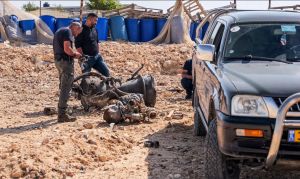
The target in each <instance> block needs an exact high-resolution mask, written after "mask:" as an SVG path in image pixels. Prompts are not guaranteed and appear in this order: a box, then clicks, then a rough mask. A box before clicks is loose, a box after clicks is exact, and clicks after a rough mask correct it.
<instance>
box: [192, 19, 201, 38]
mask: <svg viewBox="0 0 300 179" xmlns="http://www.w3.org/2000/svg"><path fill="white" fill-rule="evenodd" d="M199 24H200V23H195V24H194V30H193V35H192V40H193V41H195V42H196V35H197V28H198V26H199ZM200 36H201V31H200Z"/></svg>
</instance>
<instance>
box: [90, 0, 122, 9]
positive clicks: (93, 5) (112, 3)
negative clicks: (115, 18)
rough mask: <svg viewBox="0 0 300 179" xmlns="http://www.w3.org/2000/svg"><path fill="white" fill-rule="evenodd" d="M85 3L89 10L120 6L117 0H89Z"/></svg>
mask: <svg viewBox="0 0 300 179" xmlns="http://www.w3.org/2000/svg"><path fill="white" fill-rule="evenodd" d="M85 5H86V7H87V8H88V9H90V10H112V9H116V8H119V7H122V6H121V4H120V2H119V1H118V0H89V2H86V3H85Z"/></svg>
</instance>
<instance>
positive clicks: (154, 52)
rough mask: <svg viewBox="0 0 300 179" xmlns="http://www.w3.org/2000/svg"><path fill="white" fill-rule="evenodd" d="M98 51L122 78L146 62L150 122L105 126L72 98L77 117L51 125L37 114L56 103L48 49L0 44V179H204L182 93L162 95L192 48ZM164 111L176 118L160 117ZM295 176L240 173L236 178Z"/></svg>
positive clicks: (199, 142)
mask: <svg viewBox="0 0 300 179" xmlns="http://www.w3.org/2000/svg"><path fill="white" fill-rule="evenodd" d="M102 49H103V51H102V54H103V57H104V59H105V60H106V61H107V64H108V66H109V67H110V69H111V70H112V75H113V76H117V77H118V76H121V75H122V76H123V79H126V78H128V77H129V76H130V74H131V73H132V71H134V70H136V69H137V68H138V67H139V65H140V63H144V64H146V67H145V69H144V70H143V71H142V72H141V73H142V74H153V75H154V77H155V81H156V89H157V92H158V96H157V104H156V106H155V107H156V110H157V112H158V116H157V118H156V119H153V120H150V121H149V122H148V121H144V122H140V123H129V122H125V123H122V124H119V125H117V126H115V127H114V128H113V129H112V128H111V127H110V126H109V125H108V124H107V123H106V122H105V121H104V120H103V119H102V118H103V110H102V111H92V112H85V111H84V110H83V108H82V107H81V104H80V101H77V100H75V99H74V98H71V99H70V102H69V104H70V106H76V109H75V110H74V114H73V115H74V116H77V118H78V120H77V121H76V122H74V123H57V116H56V115H53V116H46V115H44V113H43V110H44V107H56V106H57V101H58V95H59V91H58V74H57V71H56V68H55V66H54V64H52V63H50V64H46V65H43V64H45V63H44V62H43V61H50V62H51V58H50V57H51V53H52V52H51V48H49V47H48V46H38V47H35V48H32V47H30V48H29V47H21V48H19V47H10V46H8V45H5V46H3V47H1V48H0V53H1V54H2V56H1V57H0V58H1V59H0V94H1V98H0V121H1V123H0V178H1V176H2V178H10V177H22V178H70V177H73V178H101V179H102V178H103V179H106V178H110V179H112V178H124V179H125V178H126V179H127V178H133V179H142V178H149V179H156V178H159V179H165V178H170V179H171V178H200V179H201V178H203V167H204V165H203V161H202V160H203V145H204V140H205V138H203V137H196V136H194V135H193V109H192V106H191V104H192V102H191V101H190V100H184V97H185V94H184V93H183V92H182V93H178V92H168V91H166V90H167V89H174V88H176V89H178V88H181V85H180V75H179V74H178V73H179V72H180V69H181V68H182V65H183V63H184V61H185V59H187V58H189V57H190V55H191V53H192V51H191V50H190V49H191V48H190V47H186V46H184V45H171V46H151V45H139V46H134V45H126V44H117V43H103V44H102ZM49 54H50V55H49ZM47 55H48V56H50V57H49V58H48V57H47V58H46V57H45V56H47ZM52 55H53V54H52ZM170 60H172V61H174V62H175V63H173V62H170ZM75 66H76V76H77V75H78V74H80V70H79V67H78V64H76V65H75ZM178 69H179V71H178ZM171 110H175V111H176V112H177V113H182V114H183V118H182V119H172V120H170V121H167V120H164V117H165V116H166V115H168V114H169V112H170V111H171ZM86 124H89V127H87V125H86ZM84 126H85V127H86V128H85V127H84ZM147 140H150V141H159V143H160V147H159V148H149V147H144V142H145V141H147ZM298 176H299V173H297V172H257V171H251V170H244V171H243V172H242V177H241V178H243V179H244V178H273V179H275V178H298Z"/></svg>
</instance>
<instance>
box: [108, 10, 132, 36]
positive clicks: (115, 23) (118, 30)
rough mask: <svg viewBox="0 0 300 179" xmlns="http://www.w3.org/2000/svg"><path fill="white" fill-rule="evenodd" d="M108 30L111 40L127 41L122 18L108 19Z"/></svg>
mask: <svg viewBox="0 0 300 179" xmlns="http://www.w3.org/2000/svg"><path fill="white" fill-rule="evenodd" d="M109 29H110V33H111V37H112V40H114V41H115V40H128V36H127V30H126V26H125V20H124V18H123V16H114V17H111V18H109Z"/></svg>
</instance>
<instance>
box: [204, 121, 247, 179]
mask: <svg viewBox="0 0 300 179" xmlns="http://www.w3.org/2000/svg"><path fill="white" fill-rule="evenodd" d="M204 171H205V178H206V179H238V178H239V176H240V172H241V170H240V168H239V165H238V163H237V162H236V161H233V160H232V161H230V160H227V156H226V155H224V154H222V153H221V152H220V150H219V145H218V135H217V120H216V119H213V121H212V122H211V123H210V125H209V129H208V133H207V135H206V138H205V146H204Z"/></svg>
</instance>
